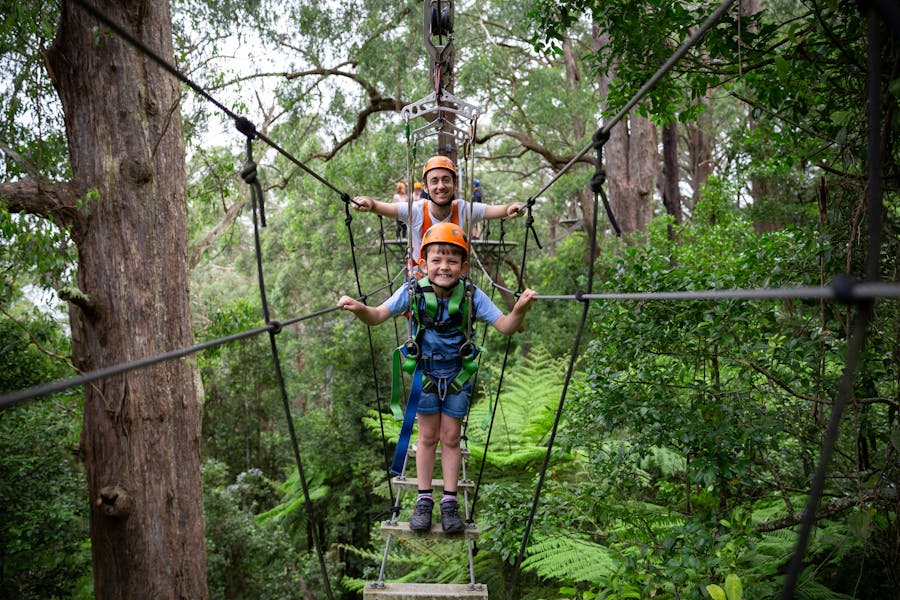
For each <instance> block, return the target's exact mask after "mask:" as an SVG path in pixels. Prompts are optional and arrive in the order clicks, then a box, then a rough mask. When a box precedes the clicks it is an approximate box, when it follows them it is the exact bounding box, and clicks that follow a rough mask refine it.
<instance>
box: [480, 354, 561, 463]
mask: <svg viewBox="0 0 900 600" xmlns="http://www.w3.org/2000/svg"><path fill="white" fill-rule="evenodd" d="M499 367H500V365H497V364H495V363H490V364H488V365H487V368H488V369H490V370H491V371H492V372H494V373H499ZM483 368H484V367H483ZM508 368H509V373H507V374H506V376H505V377H504V389H503V390H502V391H501V395H500V398H499V400H498V405H497V406H496V409H495V407H494V396H495V394H496V390H491V389H486V390H484V392H483V394H482V397H483V398H484V400H482V401H481V402H478V403H476V404H475V406H473V407H472V409H471V411H470V413H469V423H470V425H469V427H468V429H467V433H468V437H469V447H470V450H471V452H472V459H473V460H475V461H479V462H480V461H481V459H482V456H484V444H485V440H486V438H487V434H488V432H489V430H490V433H491V439H490V446H489V447H488V451H487V464H488V465H489V466H490V467H492V468H493V469H496V471H494V472H492V473H491V479H493V478H494V477H502V476H503V474H505V473H510V472H518V471H520V470H521V469H528V470H534V469H535V468H537V465H539V464H540V463H541V461H542V460H543V458H544V455H545V454H546V452H547V448H546V444H547V438H548V436H549V434H550V429H551V427H552V426H553V420H554V417H555V416H556V407H557V405H558V404H559V399H560V395H561V394H562V379H563V376H564V374H565V366H564V365H563V364H561V362H560V361H559V360H554V359H553V358H552V357H550V355H549V354H547V352H546V351H544V350H542V349H541V348H536V349H534V350H533V351H532V352H531V353H530V354H529V355H528V356H525V357H522V359H521V360H519V361H516V364H515V366H512V367H508ZM496 378H497V375H495V376H494V377H492V379H496ZM492 415H496V416H495V417H494V421H493V424H491V417H492ZM558 458H559V457H558Z"/></svg>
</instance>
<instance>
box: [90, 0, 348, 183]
mask: <svg viewBox="0 0 900 600" xmlns="http://www.w3.org/2000/svg"><path fill="white" fill-rule="evenodd" d="M73 1H74V3H75V4H76V5H78V6H79V7H81V8H82V9H84V10H85V12H87V13H89V14H90V15H91V16H93V17H94V18H96V19H97V20H98V21H101V22H103V24H104V25H106V26H107V27H109V28H110V29H112V30H113V31H114V32H115V33H116V35H118V36H119V37H120V38H122V39H123V40H124V41H126V42H127V43H128V44H130V45H131V46H133V47H134V48H136V49H137V50H140V51H141V52H142V53H143V54H144V55H146V56H147V57H148V58H150V59H152V60H153V62H155V63H156V64H157V65H158V66H159V67H161V68H162V69H163V70H164V71H166V72H167V73H169V74H170V75H172V76H173V77H175V78H176V79H178V80H179V81H181V82H182V83H183V84H185V85H186V86H188V87H189V88H191V89H192V90H194V92H196V93H197V94H199V95H200V96H202V97H203V98H205V99H206V100H207V101H209V102H210V103H212V104H213V105H214V106H215V107H216V108H218V109H219V110H220V111H222V112H223V113H225V115H227V116H228V117H229V118H230V119H232V120H233V121H234V122H235V127H236V128H237V129H238V131H240V132H241V133H243V134H244V135H246V136H248V137H251V135H252V137H254V138H258V139H260V140H261V141H263V142H265V143H266V144H268V145H269V146H270V147H271V148H272V149H274V150H275V151H276V152H278V153H279V154H281V155H282V156H284V157H285V158H286V159H288V160H289V161H291V162H292V163H294V164H295V165H297V166H298V167H300V168H301V169H303V171H305V172H306V173H307V174H309V175H311V176H312V177H314V178H315V179H316V180H318V181H319V182H320V183H321V184H322V185H324V186H326V187H328V188H329V189H331V190H333V191H335V192H337V193H338V194H339V195H343V193H342V192H341V190H339V189H338V188H337V187H335V186H334V185H332V183H331V182H330V181H328V180H327V179H325V178H323V177H322V176H321V175H319V174H318V173H316V172H315V171H313V170H312V169H310V168H309V167H307V166H306V165H305V164H304V163H302V162H301V161H300V160H298V159H297V158H296V157H295V156H293V155H292V154H291V153H290V152H288V151H287V150H285V149H284V148H282V147H281V146H279V145H278V144H277V143H275V141H274V140H272V139H271V138H269V137H267V136H266V135H264V134H262V133H260V132H259V131H257V130H256V127H255V126H254V125H253V123H251V122H250V121H249V120H248V119H247V118H246V117H241V116H238V115H237V114H235V113H234V112H233V111H232V110H230V109H229V108H228V107H227V106H225V105H224V104H222V103H221V102H219V101H218V100H216V99H215V98H214V97H213V96H212V95H211V94H210V93H209V92H207V91H206V90H204V89H203V88H202V87H200V86H199V85H197V84H196V83H194V82H193V81H192V80H191V79H190V78H188V77H187V76H185V75H184V74H183V73H182V72H181V71H179V70H178V69H177V68H176V67H175V66H174V65H172V64H171V63H170V62H168V61H167V60H166V59H164V58H162V57H161V56H160V55H159V54H157V53H156V52H155V51H154V50H153V49H152V48H150V47H149V46H147V45H146V44H145V43H143V42H142V41H140V40H138V39H137V38H135V37H134V36H133V35H131V34H130V33H129V32H128V31H127V30H125V29H124V28H123V27H121V26H120V25H119V24H118V23H116V22H115V21H113V20H112V19H110V18H109V17H108V16H107V15H106V14H104V13H103V12H102V11H101V10H100V9H98V8H97V7H95V6H93V5H91V4H89V3H88V2H85V1H84V0H73Z"/></svg>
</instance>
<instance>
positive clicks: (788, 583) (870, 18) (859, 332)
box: [781, 6, 883, 600]
mask: <svg viewBox="0 0 900 600" xmlns="http://www.w3.org/2000/svg"><path fill="white" fill-rule="evenodd" d="M864 9H865V13H866V14H865V16H866V19H867V24H868V41H869V62H868V86H867V87H868V90H867V92H868V98H867V103H868V106H867V113H868V135H869V140H868V142H869V143H868V155H867V156H868V160H869V164H868V185H867V186H866V187H867V203H868V219H869V240H868V242H869V243H868V246H867V250H866V278H867V279H868V281H869V282H875V281H878V280H879V279H880V274H881V220H882V202H883V198H882V181H881V178H882V156H881V152H882V148H881V93H880V92H881V31H880V29H879V27H880V22H879V19H878V16H877V14H876V12H875V11H874V10H873V8H872V7H871V6H865V7H864ZM873 312H874V301H873V300H871V301H862V302H859V303H858V304H857V311H856V314H855V315H854V317H853V327H852V330H851V333H850V340H849V341H848V343H847V357H846V359H845V361H844V372H843V373H841V380H840V383H839V384H838V391H837V396H836V397H835V399H834V403H833V405H832V407H831V417H830V419H829V421H828V428H827V429H826V430H825V437H824V439H823V440H822V448H821V450H820V451H819V461H818V463H817V464H816V471H815V473H814V475H813V481H812V485H811V487H810V490H809V498H808V499H807V502H806V507H805V508H804V510H803V516H802V518H801V520H800V531H799V533H798V536H797V545H796V547H795V549H794V554H793V556H792V557H791V561H790V563H789V564H788V570H787V574H786V575H785V581H784V588H783V589H782V592H781V598H782V600H791V599H792V598H794V591H795V588H796V587H797V581H798V580H799V578H800V572H801V571H802V570H803V557H804V555H805V554H806V547H807V545H808V543H809V538H810V534H811V531H812V528H813V525H814V524H815V522H816V511H817V510H818V507H819V502H820V501H821V500H822V495H823V493H824V490H825V479H826V478H827V473H826V471H827V469H828V464H829V463H830V462H831V455H832V454H833V452H834V447H835V444H836V443H837V438H838V434H839V433H840V424H841V415H842V413H843V411H844V407H845V406H846V404H847V400H848V399H849V398H850V395H851V394H852V393H853V382H854V379H855V378H856V371H857V369H858V368H859V363H860V359H861V356H862V352H863V349H864V347H865V341H866V330H867V328H868V326H869V322H870V321H871V319H872V314H873Z"/></svg>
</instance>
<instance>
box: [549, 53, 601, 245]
mask: <svg viewBox="0 0 900 600" xmlns="http://www.w3.org/2000/svg"><path fill="white" fill-rule="evenodd" d="M563 59H564V61H565V65H566V82H567V83H568V84H569V89H571V90H572V91H573V92H577V91H578V90H580V88H581V73H580V72H579V70H578V63H577V61H576V60H575V52H574V51H573V50H572V42H571V41H570V40H569V39H568V38H566V39H565V40H563ZM585 133H587V131H586V125H585V119H584V117H581V116H578V115H575V116H574V118H573V121H572V136H573V138H574V139H576V140H580V139H581V138H583V137H584V135H585ZM576 201H577V203H578V205H579V206H580V207H581V229H582V231H584V232H585V234H587V239H591V238H592V237H593V235H594V194H593V193H592V192H591V188H590V185H586V186H585V187H584V188H582V189H581V190H579V191H578V194H577V196H576ZM556 218H557V219H558V218H559V217H556ZM599 251H600V249H599V247H598V248H597V249H596V252H598V253H599ZM594 258H596V257H594Z"/></svg>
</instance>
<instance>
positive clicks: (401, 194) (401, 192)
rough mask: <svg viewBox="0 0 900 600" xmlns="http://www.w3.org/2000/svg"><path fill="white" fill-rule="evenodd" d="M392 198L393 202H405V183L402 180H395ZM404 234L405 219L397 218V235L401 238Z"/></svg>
mask: <svg viewBox="0 0 900 600" xmlns="http://www.w3.org/2000/svg"><path fill="white" fill-rule="evenodd" d="M393 200H394V204H406V200H407V198H406V184H405V183H403V182H402V181H398V182H397V187H396V189H395V191H394V198H393ZM404 236H406V221H401V220H400V219H397V237H398V238H402V237H404Z"/></svg>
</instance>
